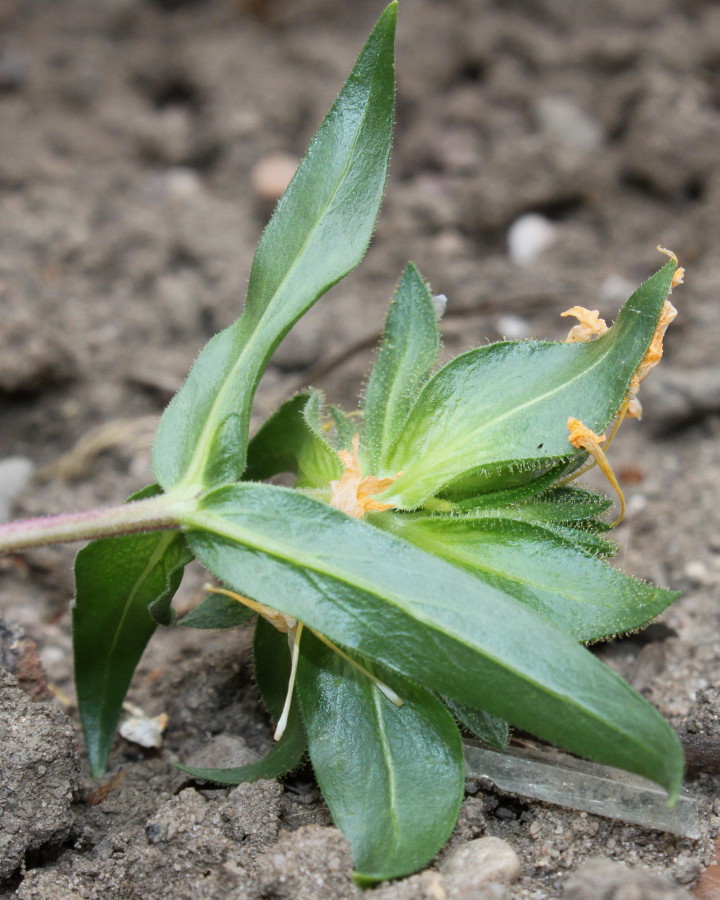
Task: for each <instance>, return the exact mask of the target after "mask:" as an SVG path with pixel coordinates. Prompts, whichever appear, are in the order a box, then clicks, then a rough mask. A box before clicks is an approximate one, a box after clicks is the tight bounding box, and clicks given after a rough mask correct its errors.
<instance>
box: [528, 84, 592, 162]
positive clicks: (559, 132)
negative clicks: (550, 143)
mask: <svg viewBox="0 0 720 900" xmlns="http://www.w3.org/2000/svg"><path fill="white" fill-rule="evenodd" d="M535 114H536V116H537V119H538V123H539V125H540V127H541V128H542V130H543V131H545V132H546V133H547V134H550V135H552V136H553V137H556V138H557V139H558V140H559V141H562V143H563V144H565V145H566V146H568V147H572V148H573V149H574V150H580V151H582V152H585V153H591V152H593V151H595V150H598V149H600V148H601V147H602V145H603V144H604V142H605V140H604V135H603V131H602V128H601V127H600V125H599V124H598V122H597V121H596V120H595V119H594V118H592V117H591V116H590V115H588V113H586V112H585V110H583V109H581V108H580V107H579V106H578V105H577V103H575V101H574V100H573V99H572V98H571V97H563V96H545V97H540V98H539V99H538V101H537V103H536V105H535Z"/></svg>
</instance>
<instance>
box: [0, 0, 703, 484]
mask: <svg viewBox="0 0 720 900" xmlns="http://www.w3.org/2000/svg"><path fill="white" fill-rule="evenodd" d="M381 8H382V4H381V3H380V2H378V0H336V2H333V3H328V2H325V0H244V2H243V0H194V2H193V0H96V2H81V0H64V2H62V3H58V2H49V0H48V2H43V0H34V2H28V0H25V2H23V0H5V2H4V3H3V4H2V6H0V237H1V240H0V281H1V282H2V285H1V287H0V290H1V291H2V293H1V294H0V304H1V305H0V309H1V311H2V320H1V322H2V329H1V331H0V458H1V457H3V456H7V455H9V454H17V453H20V454H21V455H24V454H26V453H27V454H29V455H30V456H32V458H33V460H34V461H35V462H36V463H38V464H40V465H47V464H49V463H50V462H52V460H53V459H54V458H55V457H57V455H58V454H59V453H61V452H65V451H67V450H68V449H69V448H70V447H71V446H72V445H73V444H74V443H75V441H77V440H78V439H79V438H80V437H81V436H83V435H84V434H85V433H86V432H87V431H88V429H89V428H91V427H94V426H96V425H98V424H100V423H102V422H105V421H108V420H110V419H112V418H117V417H123V418H127V417H132V416H140V415H149V416H152V415H157V414H158V413H159V411H160V409H161V408H162V405H163V404H164V403H165V402H166V401H167V399H168V398H169V396H170V395H171V394H172V392H173V391H174V390H175V389H176V388H177V386H178V385H179V384H180V381H181V379H182V377H183V375H184V373H185V372H186V370H187V368H188V365H189V363H190V361H191V360H192V359H193V358H194V356H195V354H196V353H197V351H198V349H199V348H200V346H201V345H202V344H203V343H204V341H205V340H206V339H207V338H208V337H209V336H210V335H211V334H213V333H214V332H215V331H217V330H218V329H220V328H222V327H224V326H225V325H227V324H228V323H229V322H231V321H232V320H233V319H234V318H235V317H236V315H237V314H238V311H239V309H240V308H241V304H242V302H243V298H244V293H245V286H246V281H247V275H248V272H249V268H250V263H251V260H252V253H253V250H254V246H255V243H256V241H257V239H258V237H259V234H260V232H261V229H262V227H263V225H264V223H265V221H266V220H267V217H268V216H269V214H270V212H271V210H272V208H273V204H274V202H275V200H276V199H277V197H278V195H279V194H280V193H281V191H282V189H283V187H284V186H285V184H286V183H287V180H288V178H289V177H290V175H291V174H292V172H293V170H294V167H295V165H296V163H297V161H298V159H299V157H300V156H301V154H302V152H303V150H304V148H305V146H306V144H307V142H308V140H309V138H310V137H311V136H312V134H313V133H314V131H315V129H316V127H317V125H318V124H319V122H320V121H321V118H322V116H323V115H324V113H325V111H326V110H327V108H328V106H329V104H330V103H331V101H332V99H333V97H334V95H335V93H336V92H337V90H338V89H339V87H340V85H341V84H342V82H343V80H344V78H345V76H346V74H347V72H348V70H349V68H350V66H351V65H352V62H353V60H354V58H355V55H356V54H357V52H358V50H359V48H360V47H361V45H362V43H363V41H364V38H365V36H366V34H367V32H368V30H369V28H370V27H371V25H372V22H373V21H374V19H375V18H376V17H377V15H378V14H379V11H380V10H381ZM398 80H399V86H398V121H397V132H396V149H395V153H394V156H393V160H392V168H391V173H390V180H389V185H388V192H387V202H386V204H385V207H384V211H383V213H382V215H381V218H380V222H379V225H378V230H377V235H376V239H375V242H374V244H373V247H372V248H371V251H370V253H369V255H368V257H367V259H366V261H365V262H364V263H363V265H362V267H361V268H360V270H358V272H356V273H355V274H354V275H353V276H352V277H351V278H349V279H348V280H347V281H346V282H343V283H342V284H341V285H340V286H339V287H338V288H336V289H335V291H334V292H333V293H332V294H331V295H330V296H329V297H327V298H326V299H325V300H323V301H322V302H321V303H320V304H319V306H318V307H317V309H316V310H314V311H313V312H312V313H311V314H310V315H309V316H308V317H307V319H306V320H305V321H303V322H302V323H301V325H300V326H299V327H298V329H297V330H296V332H294V333H293V334H292V335H291V336H290V337H289V338H288V339H287V341H286V342H285V343H284V344H283V346H282V347H281V348H280V350H279V351H278V354H277V356H276V358H275V363H274V365H273V367H272V368H271V370H270V372H269V374H268V377H267V378H266V379H265V382H264V384H263V387H262V389H261V391H260V394H259V399H258V409H259V411H260V412H262V413H265V412H267V411H268V409H269V408H270V407H271V406H272V405H273V404H274V403H275V402H276V400H277V399H279V397H280V396H281V395H283V394H284V393H285V391H286V389H287V387H288V385H291V386H294V385H296V384H300V383H303V381H304V378H305V376H306V374H310V375H314V374H315V373H316V372H318V371H319V369H318V366H319V365H320V364H321V363H323V362H330V363H335V362H337V359H338V357H341V356H343V354H344V353H345V351H347V350H352V349H354V347H355V345H356V344H358V343H359V344H363V345H364V342H365V339H370V338H371V337H372V335H373V334H374V333H376V332H377V330H378V329H379V328H380V327H381V324H382V320H383V316H384V310H385V306H386V303H387V301H388V299H389V296H390V295H391V293H392V289H393V286H394V283H395V281H396V279H397V278H398V277H399V274H400V272H401V270H402V268H403V267H404V265H405V263H406V262H407V260H408V259H412V260H413V261H414V262H415V263H416V264H417V265H418V266H419V268H420V269H421V271H422V272H423V273H424V274H425V276H426V278H428V279H429V280H430V281H431V283H432V285H433V288H434V290H436V291H437V292H439V293H444V294H446V295H447V296H448V298H449V305H448V315H447V319H446V323H445V336H446V340H447V345H448V349H449V351H452V352H457V350H459V349H461V348H464V347H467V346H472V345H477V344H478V343H480V342H481V341H483V340H485V339H488V338H489V339H496V338H498V337H500V336H503V335H504V336H508V337H530V336H548V337H557V336H560V335H561V334H562V333H564V332H565V330H566V320H565V321H561V320H559V318H558V314H559V313H560V312H561V311H562V310H563V309H565V308H567V307H568V306H572V305H574V304H575V303H580V304H581V305H585V306H589V307H596V306H599V307H600V308H601V309H602V312H603V314H606V315H608V317H612V315H614V313H615V311H616V310H617V308H618V306H619V305H620V303H621V302H622V301H624V299H625V298H626V297H627V296H628V294H629V293H630V291H631V290H632V288H633V287H634V286H635V285H636V284H637V283H638V282H639V281H641V280H642V279H644V278H645V277H646V276H647V275H648V274H649V273H650V272H651V271H653V270H654V268H656V267H657V266H659V265H660V264H661V262H662V257H660V256H659V255H658V254H657V253H656V251H655V249H654V248H655V245H656V244H658V243H661V244H663V245H664V246H666V247H670V248H671V249H673V250H675V251H676V252H677V253H678V254H679V256H680V258H681V262H682V263H683V264H684V265H686V266H687V267H688V270H689V272H690V273H691V274H690V276H689V278H688V285H687V289H686V290H685V292H684V294H683V298H682V315H681V317H680V319H679V320H678V323H677V325H676V326H674V328H673V330H672V333H671V337H670V338H669V341H668V344H669V350H668V354H669V356H670V357H672V361H673V362H676V363H678V364H682V365H683V366H685V365H688V366H693V367H695V366H697V365H699V364H700V363H701V362H702V361H703V360H705V361H707V362H709V361H710V358H711V355H712V353H713V351H714V348H715V345H716V343H717V338H718V331H717V329H716V325H717V322H718V313H717V304H716V303H715V296H716V290H717V285H718V281H719V279H718V276H720V257H719V256H718V222H719V220H720V212H718V199H720V173H719V172H718V165H717V162H718V152H719V151H718V148H719V147H720V7H718V5H717V4H716V3H713V2H700V0H694V2H693V0H654V2H652V3H647V2H642V0H602V2H595V3H592V4H572V3H565V2H562V0H514V2H499V0H498V2H489V0H442V2H433V0H404V2H403V3H402V10H401V17H400V29H399V38H398ZM690 337H691V338H692V340H688V338H690ZM367 364H368V354H367V352H365V355H364V356H363V355H362V353H358V354H357V355H356V356H353V357H352V358H351V359H350V360H349V361H348V362H347V364H346V365H344V366H340V367H335V366H333V367H332V371H331V372H324V371H323V372H322V374H321V375H320V376H318V379H317V380H318V386H322V387H324V388H326V389H327V390H328V391H329V392H330V393H331V394H332V395H333V398H334V399H335V400H339V401H343V402H348V403H352V402H353V399H354V397H355V396H356V394H357V391H358V388H359V383H358V379H360V378H361V376H362V373H363V372H364V371H365V370H366V368H367ZM322 368H326V367H323V366H322V365H320V369H322ZM137 465H138V466H141V463H140V462H138V464H137ZM144 474H145V475H146V474H148V473H147V472H146V473H144Z"/></svg>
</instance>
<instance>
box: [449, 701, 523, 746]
mask: <svg viewBox="0 0 720 900" xmlns="http://www.w3.org/2000/svg"><path fill="white" fill-rule="evenodd" d="M443 700H444V702H445V704H446V705H447V708H448V709H449V710H450V712H451V713H452V714H453V715H454V716H455V718H456V719H457V720H458V721H459V722H460V723H461V724H462V725H464V726H465V728H467V730H468V731H469V732H470V733H471V734H474V735H475V737H476V738H479V739H480V740H481V741H483V742H484V743H485V744H488V745H489V746H490V747H495V748H496V749H497V750H504V749H505V748H506V747H507V745H508V741H509V740H510V726H509V725H508V723H507V722H506V721H505V720H504V719H498V717H497V716H491V715H490V713H487V712H485V710H482V709H473V708H472V707H471V706H466V705H465V704H464V703H456V702H455V701H454V700H450V699H449V698H447V697H443Z"/></svg>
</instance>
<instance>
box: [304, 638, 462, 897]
mask: <svg viewBox="0 0 720 900" xmlns="http://www.w3.org/2000/svg"><path fill="white" fill-rule="evenodd" d="M382 678H383V680H388V684H389V685H390V687H392V689H393V690H394V691H396V692H397V693H398V694H399V695H400V696H401V697H402V699H403V701H404V702H403V705H402V706H401V707H400V708H398V707H397V706H394V705H393V704H392V703H391V702H390V701H389V700H388V699H387V697H385V696H383V694H381V693H380V691H379V690H378V688H377V687H376V686H375V684H374V683H373V682H372V681H371V680H370V679H369V678H368V677H367V676H365V675H363V674H362V673H361V672H358V670H357V669H355V668H354V667H353V666H352V665H350V663H348V662H347V661H346V660H344V659H342V658H341V657H340V656H338V654H337V653H334V652H333V651H332V650H330V649H329V648H328V647H326V646H325V645H324V644H322V643H320V641H318V640H317V638H314V637H313V635H312V634H308V635H306V636H304V637H303V645H302V653H301V658H300V666H299V669H298V694H299V698H300V704H301V707H302V716H303V722H304V723H305V730H306V732H307V738H308V749H309V751H310V761H311V762H312V765H313V769H314V770H315V775H316V777H317V780H318V784H319V785H320V789H321V791H322V794H323V797H324V798H325V802H326V803H327V805H328V806H329V808H330V812H331V813H332V817H333V819H334V820H335V824H336V825H337V826H338V827H339V828H340V829H341V831H342V832H343V834H344V835H345V837H346V838H347V839H348V840H349V841H350V844H351V845H352V849H353V862H354V865H355V870H356V871H355V880H356V881H357V882H358V883H359V884H361V885H369V884H372V883H373V882H375V881H381V880H383V879H386V878H399V877H400V876H402V875H407V874H409V873H410V872H414V871H416V870H417V869H419V868H420V867H421V866H423V865H425V863H427V862H428V860H430V859H432V857H433V856H434V855H435V854H436V853H437V851H438V850H439V849H440V848H441V847H442V845H443V844H444V843H445V841H446V840H447V838H448V837H449V835H450V832H451V831H452V829H453V826H454V825H455V822H456V820H457V816H458V812H459V810H460V802H461V800H462V796H463V786H464V763H463V754H462V744H461V741H460V734H459V732H458V730H457V727H456V725H455V723H454V722H453V719H452V716H451V715H450V714H449V713H448V711H447V710H446V709H445V707H444V706H443V705H442V703H441V702H440V701H439V700H437V699H436V698H435V697H434V696H433V695H432V694H430V693H428V692H427V691H424V690H422V689H421V688H419V687H417V686H416V685H413V684H411V683H410V682H409V681H407V680H406V679H403V678H399V677H398V676H397V675H394V676H392V677H391V678H389V679H387V676H386V675H385V673H382Z"/></svg>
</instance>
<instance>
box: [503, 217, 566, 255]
mask: <svg viewBox="0 0 720 900" xmlns="http://www.w3.org/2000/svg"><path fill="white" fill-rule="evenodd" d="M556 238H557V229H556V228H555V226H554V225H553V223H552V222H551V221H550V219H548V218H547V217H546V216H541V215H540V214H539V213H527V214H526V215H524V216H520V218H519V219H516V220H515V221H514V222H513V223H512V225H511V226H510V227H509V228H508V233H507V243H508V253H509V254H510V259H511V260H512V261H513V262H514V263H515V264H516V265H518V266H530V265H532V264H533V263H534V262H535V261H536V260H537V259H538V258H539V257H540V256H542V254H543V253H544V252H545V250H547V249H548V248H549V247H551V246H552V245H553V244H554V243H555V240H556Z"/></svg>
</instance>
